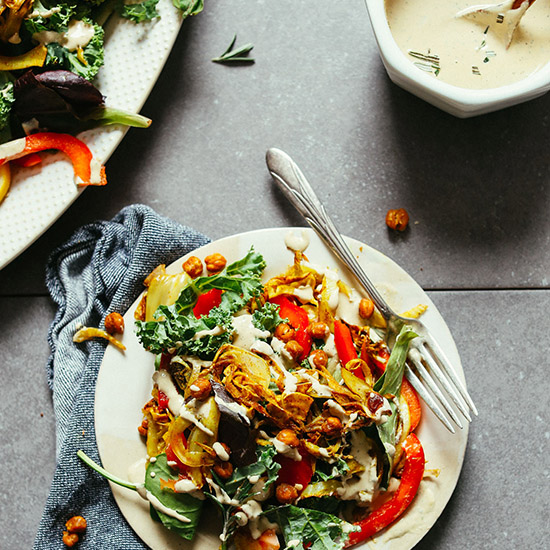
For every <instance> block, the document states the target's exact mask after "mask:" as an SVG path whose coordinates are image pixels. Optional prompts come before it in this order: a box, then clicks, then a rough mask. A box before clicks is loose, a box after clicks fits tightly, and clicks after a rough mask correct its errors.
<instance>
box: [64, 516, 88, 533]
mask: <svg viewBox="0 0 550 550" xmlns="http://www.w3.org/2000/svg"><path fill="white" fill-rule="evenodd" d="M65 527H66V528H67V530H68V531H70V532H71V533H84V531H86V527H88V524H87V523H86V520H85V519H84V518H83V517H82V516H73V517H72V518H71V519H69V520H68V521H67V522H66V523H65Z"/></svg>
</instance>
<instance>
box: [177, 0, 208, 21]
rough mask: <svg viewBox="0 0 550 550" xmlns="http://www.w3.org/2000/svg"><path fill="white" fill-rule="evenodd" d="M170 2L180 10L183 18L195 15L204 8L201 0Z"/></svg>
mask: <svg viewBox="0 0 550 550" xmlns="http://www.w3.org/2000/svg"><path fill="white" fill-rule="evenodd" d="M172 4H174V6H175V7H176V8H178V10H180V13H181V16H182V17H183V19H185V18H186V17H191V16H192V15H197V13H200V12H201V11H202V10H203V8H204V1H203V0H172Z"/></svg>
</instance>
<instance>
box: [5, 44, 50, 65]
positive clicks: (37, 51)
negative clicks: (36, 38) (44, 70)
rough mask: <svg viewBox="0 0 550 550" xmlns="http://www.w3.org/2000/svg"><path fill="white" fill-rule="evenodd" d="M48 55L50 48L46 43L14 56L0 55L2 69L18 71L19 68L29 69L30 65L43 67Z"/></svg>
mask: <svg viewBox="0 0 550 550" xmlns="http://www.w3.org/2000/svg"><path fill="white" fill-rule="evenodd" d="M47 55H48V49H47V48H46V46H44V44H39V45H38V46H36V48H33V49H32V50H29V51H28V52H26V53H24V54H21V55H16V56H14V57H7V56H5V55H0V71H16V70H18V69H28V68H29V67H42V66H44V62H45V61H46V56H47Z"/></svg>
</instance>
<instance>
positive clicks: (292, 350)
mask: <svg viewBox="0 0 550 550" xmlns="http://www.w3.org/2000/svg"><path fill="white" fill-rule="evenodd" d="M285 349H286V351H288V353H289V354H290V356H291V357H292V359H294V360H295V361H296V360H298V358H299V357H300V356H301V355H302V353H304V348H303V347H302V346H301V345H300V344H299V343H298V342H296V340H289V341H288V342H287V343H286V345H285Z"/></svg>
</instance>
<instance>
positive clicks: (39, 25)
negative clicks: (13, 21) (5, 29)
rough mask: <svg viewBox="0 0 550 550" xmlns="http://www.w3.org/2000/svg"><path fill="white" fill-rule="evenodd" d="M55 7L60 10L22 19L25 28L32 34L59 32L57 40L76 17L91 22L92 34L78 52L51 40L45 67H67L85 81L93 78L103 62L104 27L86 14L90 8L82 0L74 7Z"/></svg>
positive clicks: (62, 5)
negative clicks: (46, 14)
mask: <svg viewBox="0 0 550 550" xmlns="http://www.w3.org/2000/svg"><path fill="white" fill-rule="evenodd" d="M58 7H59V8H60V9H59V11H56V12H54V13H53V14H51V15H50V16H48V17H41V16H39V17H36V18H33V19H25V20H24V22H23V24H24V26H25V29H26V31H27V32H28V33H30V34H31V35H33V34H34V33H41V32H55V33H59V35H60V37H59V39H60V40H61V41H62V37H63V35H64V33H66V32H67V30H68V28H69V23H70V22H71V21H77V20H78V21H82V22H83V23H85V24H88V25H93V28H94V35H93V37H92V38H91V40H90V41H89V42H88V44H86V46H84V48H82V51H81V52H79V51H78V50H75V51H70V50H68V49H67V48H66V47H65V46H64V45H63V44H61V43H59V42H51V43H49V44H47V45H46V48H47V50H48V54H47V56H46V62H45V65H46V66H48V67H51V68H57V69H66V70H67V71H71V72H73V73H75V74H77V75H79V76H82V77H84V78H85V79H86V80H92V79H93V78H94V77H95V75H96V74H97V72H98V71H99V69H100V67H101V66H102V65H103V55H104V52H103V38H104V31H103V28H102V27H101V26H100V25H98V24H96V23H94V22H93V21H92V20H91V19H90V18H89V17H88V16H89V14H90V11H91V7H90V6H89V5H87V4H85V3H80V4H78V5H74V6H70V5H67V4H59V6H58Z"/></svg>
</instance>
